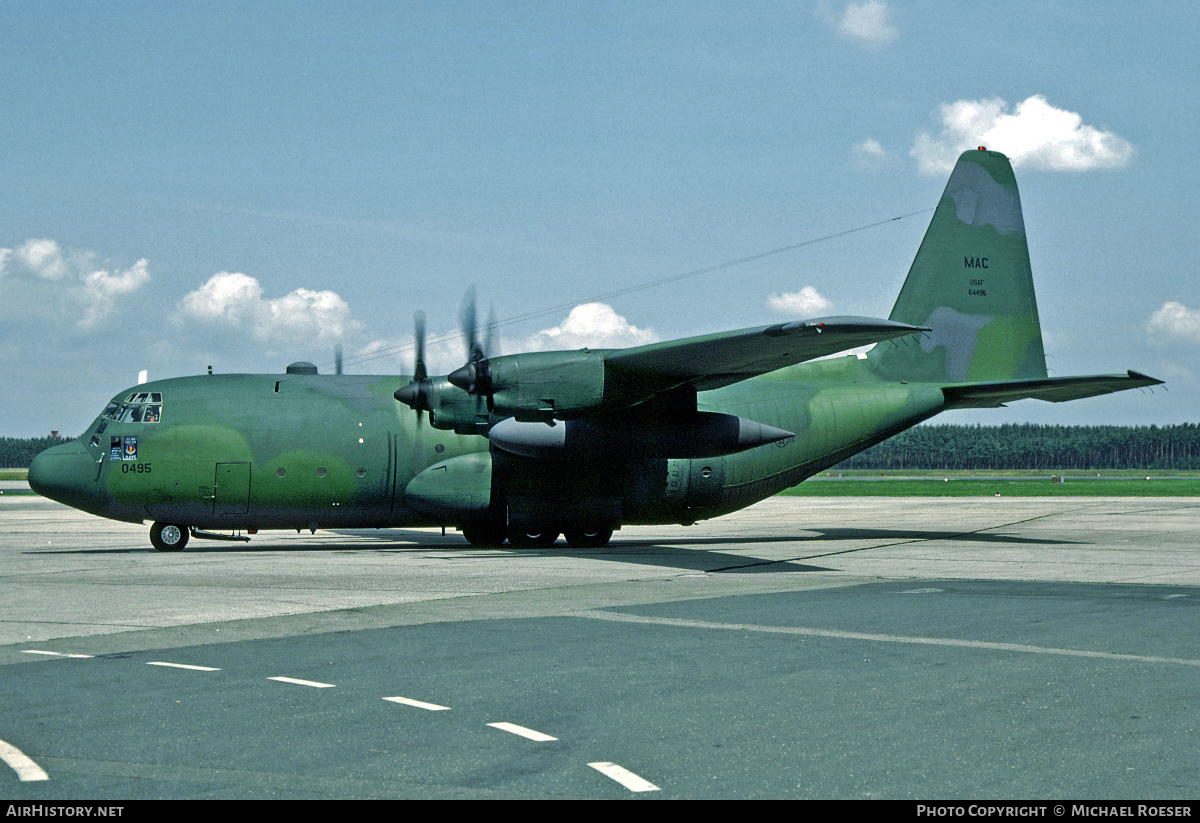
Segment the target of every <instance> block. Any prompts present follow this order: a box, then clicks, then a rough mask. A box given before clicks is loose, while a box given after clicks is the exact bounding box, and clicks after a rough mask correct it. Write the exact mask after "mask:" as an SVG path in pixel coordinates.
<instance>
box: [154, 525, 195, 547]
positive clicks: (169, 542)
mask: <svg viewBox="0 0 1200 823" xmlns="http://www.w3.org/2000/svg"><path fill="white" fill-rule="evenodd" d="M188 536H189V533H188V530H187V527H186V526H176V525H175V524H174V523H155V524H154V525H153V526H151V527H150V544H151V545H152V546H154V548H156V549H158V550H159V551H160V552H178V551H183V547H184V546H186V545H187V542H188Z"/></svg>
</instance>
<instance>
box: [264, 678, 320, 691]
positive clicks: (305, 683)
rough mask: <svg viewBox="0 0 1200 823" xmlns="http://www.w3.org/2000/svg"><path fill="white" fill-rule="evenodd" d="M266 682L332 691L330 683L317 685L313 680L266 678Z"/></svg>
mask: <svg viewBox="0 0 1200 823" xmlns="http://www.w3.org/2000/svg"><path fill="white" fill-rule="evenodd" d="M267 680H278V681H279V682H280V683H294V684H296V685H297V686H312V687H313V688H314V689H332V688H333V684H332V683H318V682H317V681H315V680H298V679H296V678H295V677H268V678H267Z"/></svg>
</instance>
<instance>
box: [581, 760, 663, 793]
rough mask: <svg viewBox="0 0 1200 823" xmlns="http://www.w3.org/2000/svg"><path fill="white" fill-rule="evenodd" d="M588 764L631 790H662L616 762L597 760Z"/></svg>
mask: <svg viewBox="0 0 1200 823" xmlns="http://www.w3.org/2000/svg"><path fill="white" fill-rule="evenodd" d="M588 765H589V766H591V767H592V768H593V769H595V770H596V771H598V772H600V774H602V775H604V776H605V777H607V778H609V779H611V780H615V781H617V782H618V783H620V784H621V785H622V786H624V787H625V788H627V789H629V791H631V792H657V791H662V790H661V789H660V788H658V786H655V785H654V784H653V783H651V782H650V781H649V780H647V779H646V778H644V777H641V776H640V775H636V774H634V773H633V772H631V771H629V769H626V768H625V767H624V766H618V765H617V764H616V763H607V762H597V763H588Z"/></svg>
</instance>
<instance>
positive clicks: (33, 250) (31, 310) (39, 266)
mask: <svg viewBox="0 0 1200 823" xmlns="http://www.w3.org/2000/svg"><path fill="white" fill-rule="evenodd" d="M96 258H97V255H96V254H95V253H94V252H90V251H79V250H71V251H69V252H66V251H64V250H63V249H62V247H61V246H59V244H58V242H57V241H56V240H51V239H48V238H39V239H32V240H26V241H25V242H24V243H23V244H21V245H20V246H18V247H17V248H15V249H0V278H2V280H0V282H2V283H3V291H0V301H2V302H3V307H2V308H3V309H6V310H8V311H9V312H12V313H15V314H18V315H22V316H24V317H26V318H27V319H31V320H34V322H38V323H42V324H49V325H50V326H56V327H59V328H61V327H62V326H63V325H66V324H73V325H75V326H77V327H78V328H80V329H82V330H84V331H87V332H92V331H94V330H96V329H97V328H98V327H100V326H101V325H103V323H104V321H105V320H107V319H108V318H109V317H111V316H113V315H114V314H117V313H118V311H119V309H120V308H121V304H120V300H121V298H122V297H125V296H128V295H131V294H133V293H134V292H136V291H138V290H139V289H141V288H142V287H143V286H144V285H146V284H147V283H149V282H150V270H149V263H148V262H147V261H146V260H145V259H142V260H139V261H138V262H137V263H135V264H134V265H133V266H131V267H130V268H128V269H124V270H121V269H100V268H97V266H96V265H95V260H96Z"/></svg>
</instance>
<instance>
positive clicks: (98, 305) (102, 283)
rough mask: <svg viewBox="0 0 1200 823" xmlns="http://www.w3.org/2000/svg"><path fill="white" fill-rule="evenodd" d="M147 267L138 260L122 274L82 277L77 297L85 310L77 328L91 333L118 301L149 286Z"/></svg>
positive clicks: (144, 262) (98, 272) (107, 273)
mask: <svg viewBox="0 0 1200 823" xmlns="http://www.w3.org/2000/svg"><path fill="white" fill-rule="evenodd" d="M148 266H149V263H148V262H147V260H146V259H145V258H142V259H141V260H139V261H137V262H136V263H134V264H133V265H132V266H131V267H129V268H128V269H126V270H125V271H111V272H110V271H105V270H100V269H97V270H96V271H93V272H91V273H89V274H88V275H86V276H85V277H84V278H83V283H82V285H81V287H80V288H81V292H80V296H81V297H82V299H83V303H84V306H86V310H85V312H84V316H83V319H82V320H80V321H79V325H80V327H81V328H85V329H92V328H95V327H96V326H98V325H100V323H101V322H102V321H104V319H105V318H107V317H108V316H109V315H110V314H112V313H113V311H114V310H115V309H116V307H117V301H118V300H120V298H122V297H124V296H126V295H129V294H133V293H134V292H135V291H137V290H138V289H140V288H141V287H142V286H144V285H146V284H147V283H149V282H150V272H149V270H148Z"/></svg>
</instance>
